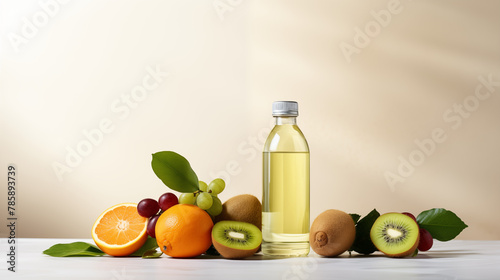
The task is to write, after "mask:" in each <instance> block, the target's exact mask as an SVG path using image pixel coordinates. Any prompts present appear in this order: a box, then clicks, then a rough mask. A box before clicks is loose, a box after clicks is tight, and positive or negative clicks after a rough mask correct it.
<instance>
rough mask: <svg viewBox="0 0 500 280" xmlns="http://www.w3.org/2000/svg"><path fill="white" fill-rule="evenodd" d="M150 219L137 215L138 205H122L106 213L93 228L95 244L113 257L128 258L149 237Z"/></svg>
mask: <svg viewBox="0 0 500 280" xmlns="http://www.w3.org/2000/svg"><path fill="white" fill-rule="evenodd" d="M147 225H148V218H144V217H142V216H140V215H139V213H137V203H121V204H117V205H115V206H112V207H110V208H108V209H107V210H106V211H104V212H103V213H102V214H101V216H99V218H97V221H95V223H94V226H93V227H92V238H93V239H94V242H95V244H96V245H97V246H98V247H99V248H100V249H101V250H102V251H103V252H104V253H106V254H108V255H111V256H117V257H118V256H128V255H130V254H132V253H133V252H135V251H137V250H138V249H139V248H141V246H142V245H144V243H145V242H146V239H147V237H148V235H147V233H146V229H147Z"/></svg>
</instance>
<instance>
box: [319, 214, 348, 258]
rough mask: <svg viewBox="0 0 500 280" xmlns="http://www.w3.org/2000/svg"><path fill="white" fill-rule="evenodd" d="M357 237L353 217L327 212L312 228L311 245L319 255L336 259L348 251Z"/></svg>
mask: <svg viewBox="0 0 500 280" xmlns="http://www.w3.org/2000/svg"><path fill="white" fill-rule="evenodd" d="M355 237H356V226H355V225H354V221H353V220H352V218H351V216H350V215H349V214H347V213H345V212H343V211H340V210H334V209H330V210H326V211H325V212H323V213H321V214H319V215H318V217H316V219H315V220H314V222H313V223H312V226H311V231H310V234H309V243H310V244H311V248H312V249H313V250H314V252H316V253H317V254H318V255H321V256H325V257H335V256H338V255H340V254H342V253H344V252H345V251H347V250H348V249H349V248H350V247H351V246H352V244H353V242H354V238H355Z"/></svg>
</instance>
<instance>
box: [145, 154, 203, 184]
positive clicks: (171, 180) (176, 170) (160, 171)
mask: <svg viewBox="0 0 500 280" xmlns="http://www.w3.org/2000/svg"><path fill="white" fill-rule="evenodd" d="M151 166H152V167H153V171H154V173H155V174H156V176H158V178H160V180H161V181H162V182H163V183H164V184H165V185H167V187H169V188H171V189H172V190H174V191H178V192H182V193H189V192H195V191H197V190H198V189H199V185H198V176H196V173H194V171H193V169H192V168H191V165H190V164H189V162H188V161H187V160H186V159H185V158H184V157H183V156H181V155H179V154H178V153H175V152H171V151H163V152H158V153H155V154H153V160H152V161H151Z"/></svg>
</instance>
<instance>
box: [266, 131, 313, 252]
mask: <svg viewBox="0 0 500 280" xmlns="http://www.w3.org/2000/svg"><path fill="white" fill-rule="evenodd" d="M273 139H274V140H273ZM273 141H274V142H273ZM278 142H279V143H278ZM273 143H274V144H273ZM273 150H274V151H273ZM263 167H264V170H263V171H264V172H263V174H264V178H263V179H264V186H263V200H262V207H263V209H262V238H263V242H262V253H263V254H265V255H273V256H306V255H308V254H309V226H310V224H309V207H310V206H309V148H308V146H307V142H306V140H305V138H304V136H303V135H302V132H300V130H299V129H298V127H297V126H296V125H280V126H277V127H275V129H274V130H273V132H271V135H270V136H269V138H268V142H267V143H266V146H265V147H264V154H263Z"/></svg>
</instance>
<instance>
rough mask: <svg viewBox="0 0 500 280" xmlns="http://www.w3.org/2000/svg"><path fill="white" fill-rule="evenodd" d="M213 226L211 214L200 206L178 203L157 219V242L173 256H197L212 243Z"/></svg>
mask: <svg viewBox="0 0 500 280" xmlns="http://www.w3.org/2000/svg"><path fill="white" fill-rule="evenodd" d="M213 226H214V223H213V222H212V219H211V218H210V215H208V213H207V212H205V211H204V210H202V209H200V208H199V207H198V206H195V205H190V204H177V205H174V206H172V207H170V208H169V209H168V210H167V211H165V212H163V214H161V216H160V217H159V218H158V221H157V222H156V227H155V232H156V242H157V243H158V246H159V247H160V249H161V251H162V252H163V253H165V254H167V255H169V256H171V257H175V258H190V257H196V256H199V255H201V254H203V253H204V252H206V251H207V250H208V248H209V247H210V245H212V227H213Z"/></svg>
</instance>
